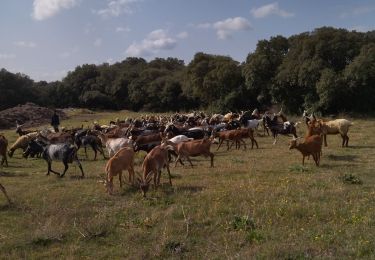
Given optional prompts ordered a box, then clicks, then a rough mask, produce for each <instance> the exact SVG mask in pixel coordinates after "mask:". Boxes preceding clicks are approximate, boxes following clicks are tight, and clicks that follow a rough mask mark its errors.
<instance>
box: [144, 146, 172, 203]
mask: <svg viewBox="0 0 375 260" xmlns="http://www.w3.org/2000/svg"><path fill="white" fill-rule="evenodd" d="M168 150H173V146H171V145H168V144H166V143H162V144H161V145H158V146H156V147H155V148H154V149H152V150H151V151H150V152H149V153H148V154H147V155H146V157H145V159H144V161H143V164H142V170H143V179H140V178H138V182H139V185H140V188H141V191H142V193H143V196H144V197H145V196H146V192H147V191H148V187H149V183H150V182H151V177H150V175H152V176H153V180H154V187H155V188H157V186H158V185H159V184H160V176H161V170H162V169H163V168H164V167H165V168H167V172H168V177H169V184H170V185H171V186H172V177H171V172H170V170H169V161H168Z"/></svg>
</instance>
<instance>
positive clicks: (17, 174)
mask: <svg viewBox="0 0 375 260" xmlns="http://www.w3.org/2000/svg"><path fill="white" fill-rule="evenodd" d="M29 175H30V174H29V173H26V172H22V173H14V172H4V171H0V177H27V176H29Z"/></svg>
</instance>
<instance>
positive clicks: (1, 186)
mask: <svg viewBox="0 0 375 260" xmlns="http://www.w3.org/2000/svg"><path fill="white" fill-rule="evenodd" d="M0 190H1V191H2V192H3V193H4V195H5V197H6V198H7V200H8V203H9V204H11V203H12V201H11V200H10V198H9V196H8V194H7V191H6V190H5V188H4V186H3V185H2V184H1V183H0Z"/></svg>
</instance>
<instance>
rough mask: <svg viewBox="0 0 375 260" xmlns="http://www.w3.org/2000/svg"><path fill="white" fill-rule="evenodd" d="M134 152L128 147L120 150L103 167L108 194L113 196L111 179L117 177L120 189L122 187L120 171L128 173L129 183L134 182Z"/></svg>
mask: <svg viewBox="0 0 375 260" xmlns="http://www.w3.org/2000/svg"><path fill="white" fill-rule="evenodd" d="M134 154H135V153H134V151H133V149H131V148H129V147H124V148H121V149H120V150H119V151H118V152H117V153H116V154H115V155H113V156H112V157H111V158H110V159H109V160H108V162H107V164H106V166H105V172H106V180H105V186H106V188H107V192H108V193H109V194H113V177H114V176H116V175H118V176H119V181H120V187H122V171H123V170H127V171H128V172H129V182H130V183H133V182H134Z"/></svg>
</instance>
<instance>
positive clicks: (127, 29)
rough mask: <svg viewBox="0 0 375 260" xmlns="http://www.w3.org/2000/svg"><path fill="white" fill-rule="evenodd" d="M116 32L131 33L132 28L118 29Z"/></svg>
mask: <svg viewBox="0 0 375 260" xmlns="http://www.w3.org/2000/svg"><path fill="white" fill-rule="evenodd" d="M116 32H130V28H129V27H121V26H119V27H116Z"/></svg>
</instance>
